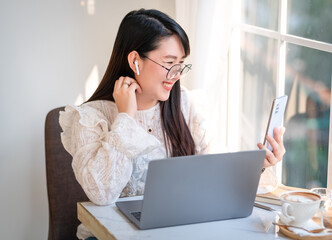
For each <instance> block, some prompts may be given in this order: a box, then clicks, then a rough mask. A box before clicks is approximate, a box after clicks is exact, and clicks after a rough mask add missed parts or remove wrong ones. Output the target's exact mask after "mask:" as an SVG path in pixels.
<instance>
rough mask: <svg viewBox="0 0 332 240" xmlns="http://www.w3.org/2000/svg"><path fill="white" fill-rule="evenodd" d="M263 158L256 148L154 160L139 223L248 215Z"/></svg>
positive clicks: (161, 223)
mask: <svg viewBox="0 0 332 240" xmlns="http://www.w3.org/2000/svg"><path fill="white" fill-rule="evenodd" d="M264 158H265V151H264V150H255V151H243V152H235V153H224V154H209V155H196V156H185V157H177V158H169V159H162V160H154V161H151V162H150V163H149V168H148V173H147V179H146V185H145V193H144V200H143V206H142V215H141V221H140V228H141V229H148V228H156V227H165V226H174V225H181V224H189V223H198V222H206V221H215V220H222V219H231V218H240V217H246V216H249V215H250V214H251V212H252V208H253V204H254V200H255V196H256V191H257V187H258V182H259V178H260V174H261V169H262V167H263V162H264Z"/></svg>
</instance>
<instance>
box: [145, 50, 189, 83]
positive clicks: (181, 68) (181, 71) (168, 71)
mask: <svg viewBox="0 0 332 240" xmlns="http://www.w3.org/2000/svg"><path fill="white" fill-rule="evenodd" d="M145 57H146V58H147V59H149V60H150V61H152V62H154V63H155V64H158V65H159V66H160V67H162V68H164V69H166V70H167V73H166V79H167V80H172V79H174V78H175V76H177V75H178V73H180V76H182V73H183V70H184V69H186V68H188V72H189V71H190V70H191V66H192V64H183V66H184V67H182V66H181V64H179V63H177V64H174V65H173V66H171V67H170V68H167V67H165V66H163V65H161V64H160V63H158V62H156V61H155V60H153V59H151V58H149V57H147V56H145ZM177 66H180V68H179V70H178V73H177V74H176V75H175V76H174V77H168V75H169V73H170V72H171V70H172V68H174V67H177Z"/></svg>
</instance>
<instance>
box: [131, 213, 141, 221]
mask: <svg viewBox="0 0 332 240" xmlns="http://www.w3.org/2000/svg"><path fill="white" fill-rule="evenodd" d="M131 215H133V216H134V217H135V218H136V219H137V220H138V221H141V212H131Z"/></svg>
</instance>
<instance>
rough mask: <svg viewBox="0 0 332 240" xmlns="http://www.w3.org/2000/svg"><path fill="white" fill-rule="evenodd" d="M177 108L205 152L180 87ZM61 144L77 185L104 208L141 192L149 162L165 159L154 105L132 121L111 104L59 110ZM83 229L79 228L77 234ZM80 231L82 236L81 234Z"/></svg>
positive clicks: (200, 127) (198, 122) (198, 123)
mask: <svg viewBox="0 0 332 240" xmlns="http://www.w3.org/2000/svg"><path fill="white" fill-rule="evenodd" d="M181 108H182V111H183V115H184V117H185V120H186V122H187V124H188V127H189V129H190V132H191V134H192V136H193V139H194V141H195V144H196V150H197V153H198V154H204V153H207V152H208V149H209V147H208V146H209V144H208V140H207V138H206V131H205V129H206V128H205V127H204V121H203V118H201V117H200V115H199V114H197V112H196V111H195V109H194V108H193V104H192V103H191V101H190V100H189V97H188V91H187V90H185V89H184V88H182V89H181ZM59 122H60V125H61V127H62V130H63V132H62V133H61V140H62V143H63V145H64V147H65V149H66V150H67V151H68V152H69V153H70V154H71V156H72V157H73V161H72V167H73V170H74V174H75V177H76V179H77V181H78V182H79V183H80V185H81V186H82V188H83V190H84V192H85V193H86V195H87V196H88V198H89V199H90V201H92V202H93V203H95V204H98V205H107V204H111V203H113V202H115V201H116V200H117V199H118V197H119V196H121V197H124V196H136V195H142V194H143V193H144V184H145V177H146V171H147V166H148V162H149V160H153V159H161V158H165V157H167V155H168V154H167V153H166V148H165V143H164V138H163V132H162V128H161V119H160V107H159V104H157V105H155V106H154V107H152V108H151V109H148V110H143V111H137V113H136V117H135V118H132V117H131V116H129V115H128V114H126V113H118V109H117V107H116V104H115V103H114V102H112V101H104V100H100V101H93V102H88V103H85V104H83V105H81V106H79V107H77V106H66V108H65V111H64V112H60V119H59ZM85 230H86V229H84V228H82V226H81V227H79V229H78V236H79V237H80V238H84V237H88V236H89V235H91V234H89V233H87V234H83V232H84V231H85ZM80 232H81V233H80Z"/></svg>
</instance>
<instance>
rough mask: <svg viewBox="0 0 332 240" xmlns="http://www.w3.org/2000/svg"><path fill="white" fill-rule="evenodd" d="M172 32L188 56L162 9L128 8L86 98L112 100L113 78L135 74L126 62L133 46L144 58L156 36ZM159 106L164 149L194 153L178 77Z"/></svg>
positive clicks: (185, 42)
mask: <svg viewBox="0 0 332 240" xmlns="http://www.w3.org/2000/svg"><path fill="white" fill-rule="evenodd" d="M172 35H177V36H178V37H179V38H180V40H181V43H182V45H183V48H184V51H185V56H188V55H189V53H190V46H189V39H188V36H187V34H186V33H185V31H184V30H183V29H182V27H181V26H180V25H179V24H178V23H177V22H175V21H174V20H173V19H171V18H170V17H169V16H167V15H166V14H165V13H162V12H160V11H158V10H153V9H152V10H145V9H140V10H137V11H132V12H129V13H128V14H127V15H126V16H125V17H124V19H123V20H122V22H121V24H120V27H119V30H118V34H117V37H116V39H115V43H114V47H113V52H112V55H111V59H110V62H109V64H108V67H107V69H106V72H105V75H104V77H103V79H102V81H101V82H100V84H99V86H98V88H97V90H96V91H95V92H94V94H93V95H92V96H91V98H90V99H89V100H88V102H90V101H95V100H110V101H114V98H113V90H114V84H115V81H116V80H117V79H119V78H120V77H121V76H128V77H131V78H135V74H134V72H133V71H132V69H131V68H130V66H129V63H128V58H127V57H128V54H129V53H130V52H132V51H134V50H135V51H137V52H138V53H139V55H140V57H142V58H145V56H146V55H147V53H149V52H150V51H153V50H155V49H157V48H158V44H159V42H160V40H162V39H164V38H166V37H170V36H172ZM160 109H161V121H162V128H163V130H164V132H165V135H164V138H165V144H166V146H165V147H166V149H167V152H168V153H170V155H171V156H173V157H175V156H185V155H193V154H195V153H196V150H195V149H196V148H195V143H194V140H193V138H192V135H191V133H190V130H189V128H188V126H187V124H186V122H185V119H184V116H183V113H182V111H181V88H180V81H177V82H176V83H175V84H174V85H173V88H172V90H171V92H170V96H169V98H168V100H167V101H164V102H160Z"/></svg>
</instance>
